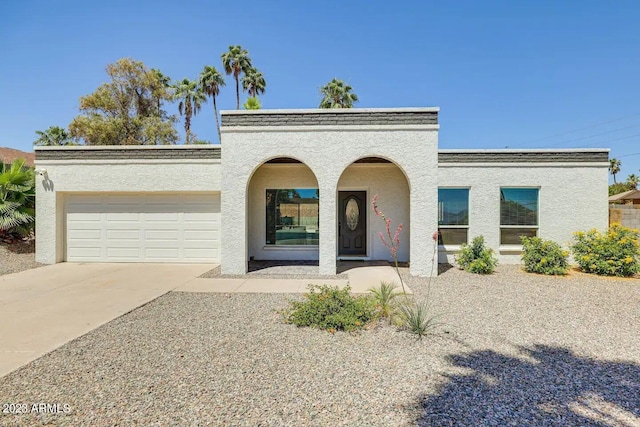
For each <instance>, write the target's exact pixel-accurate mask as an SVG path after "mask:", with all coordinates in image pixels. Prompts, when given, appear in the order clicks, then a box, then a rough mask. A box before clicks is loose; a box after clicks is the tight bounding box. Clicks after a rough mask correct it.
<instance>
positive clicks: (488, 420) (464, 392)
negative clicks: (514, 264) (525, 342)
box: [418, 345, 640, 426]
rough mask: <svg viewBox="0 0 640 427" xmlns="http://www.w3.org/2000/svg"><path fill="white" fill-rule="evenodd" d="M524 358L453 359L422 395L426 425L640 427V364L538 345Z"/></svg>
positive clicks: (479, 354)
mask: <svg viewBox="0 0 640 427" xmlns="http://www.w3.org/2000/svg"><path fill="white" fill-rule="evenodd" d="M520 350H521V352H522V354H523V356H524V357H523V358H517V357H510V356H505V355H503V354H500V353H496V352H494V351H489V350H488V351H475V352H472V353H469V354H463V355H454V356H450V357H449V363H450V364H451V365H452V366H453V367H455V368H464V370H470V372H469V373H466V374H455V375H448V376H447V377H448V378H449V382H448V383H446V384H445V385H444V386H443V387H442V388H441V389H440V390H439V394H436V395H428V396H422V397H421V398H420V402H421V406H422V416H421V418H420V419H419V420H418V425H420V426H477V425H496V426H497V425H504V426H507V425H519V426H520V425H541V426H542V425H544V426H640V365H638V364H635V363H631V362H613V361H599V360H595V359H590V358H584V357H579V356H577V355H575V354H573V353H572V352H571V351H569V350H567V349H564V348H559V347H548V346H543V345H536V346H534V347H533V348H520Z"/></svg>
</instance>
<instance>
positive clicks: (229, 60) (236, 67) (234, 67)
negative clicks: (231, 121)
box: [221, 45, 251, 110]
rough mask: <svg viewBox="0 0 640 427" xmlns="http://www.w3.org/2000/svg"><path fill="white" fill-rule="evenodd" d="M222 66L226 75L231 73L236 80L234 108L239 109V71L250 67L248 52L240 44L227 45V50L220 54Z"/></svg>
mask: <svg viewBox="0 0 640 427" xmlns="http://www.w3.org/2000/svg"><path fill="white" fill-rule="evenodd" d="M221 59H222V66H223V67H224V71H225V72H226V73H227V75H230V74H233V78H234V79H235V80H236V110H239V109H240V73H245V74H246V72H247V70H249V69H250V68H251V58H249V52H248V51H247V50H246V49H243V48H242V46H240V45H236V46H229V51H227V52H225V53H223V54H222V56H221Z"/></svg>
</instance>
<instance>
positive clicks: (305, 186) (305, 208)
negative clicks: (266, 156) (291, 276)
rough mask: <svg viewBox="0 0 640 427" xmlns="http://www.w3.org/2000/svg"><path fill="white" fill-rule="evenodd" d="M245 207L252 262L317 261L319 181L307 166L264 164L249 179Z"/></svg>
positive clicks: (287, 161)
mask: <svg viewBox="0 0 640 427" xmlns="http://www.w3.org/2000/svg"><path fill="white" fill-rule="evenodd" d="M246 206H247V212H246V218H247V255H248V259H249V260H256V261H265V260H270V261H271V260H273V261H277V260H279V261H299V260H311V261H317V260H318V257H319V250H318V245H319V233H320V229H319V190H318V180H317V179H316V176H315V174H314V173H313V171H312V170H311V169H310V168H309V167H308V166H307V165H306V164H305V163H303V162H301V161H299V160H297V159H294V158H290V157H277V158H273V159H270V160H268V161H265V162H264V163H262V164H261V165H260V166H259V167H258V168H256V170H255V171H254V173H253V175H252V176H251V178H250V179H249V182H248V187H247V203H246Z"/></svg>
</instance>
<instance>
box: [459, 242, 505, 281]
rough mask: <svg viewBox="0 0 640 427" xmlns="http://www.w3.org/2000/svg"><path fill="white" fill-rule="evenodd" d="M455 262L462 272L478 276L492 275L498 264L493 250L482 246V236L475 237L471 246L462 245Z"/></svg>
mask: <svg viewBox="0 0 640 427" xmlns="http://www.w3.org/2000/svg"><path fill="white" fill-rule="evenodd" d="M456 262H457V263H458V265H459V266H460V268H462V269H463V270H465V271H468V272H470V273H479V274H491V273H493V272H494V270H495V269H496V265H497V264H498V260H497V259H496V257H495V256H494V255H493V249H491V248H486V247H485V246H484V237H483V236H478V237H475V238H474V239H473V241H472V242H471V245H466V244H465V245H462V248H461V250H460V254H458V256H456Z"/></svg>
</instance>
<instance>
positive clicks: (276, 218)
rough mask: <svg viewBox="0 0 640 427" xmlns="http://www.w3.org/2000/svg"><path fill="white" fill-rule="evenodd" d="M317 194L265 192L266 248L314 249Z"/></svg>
mask: <svg viewBox="0 0 640 427" xmlns="http://www.w3.org/2000/svg"><path fill="white" fill-rule="evenodd" d="M318 207H319V191H318V189H317V188H312V189H268V190H266V239H265V244H266V245H267V246H317V245H318V243H319V230H318V228H319V227H318V225H319V221H318V218H319V215H318V214H319V212H318Z"/></svg>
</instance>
